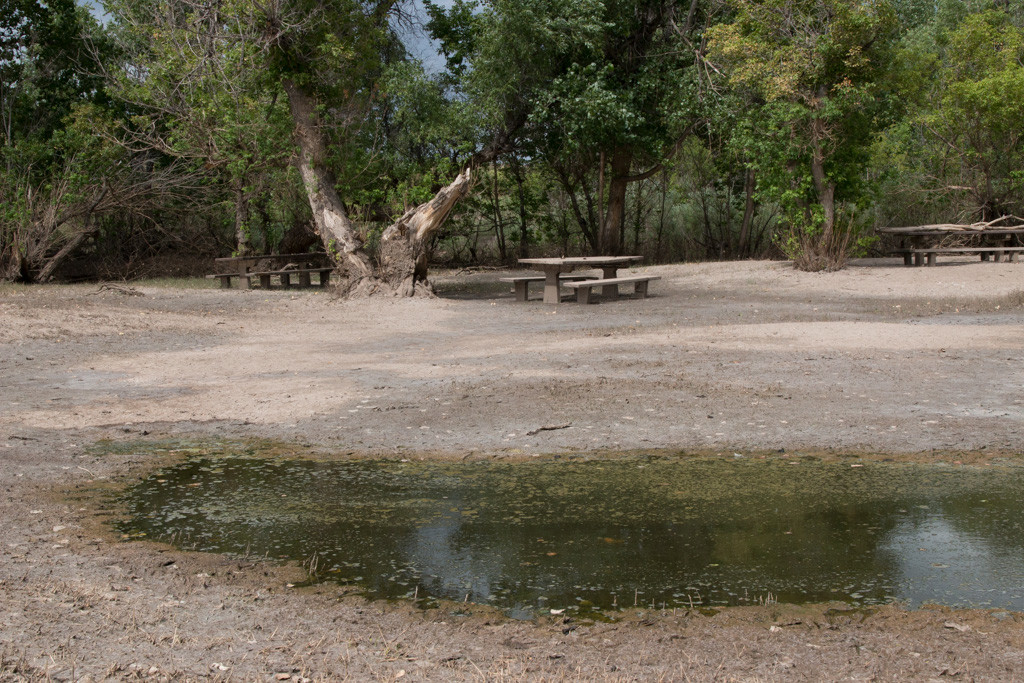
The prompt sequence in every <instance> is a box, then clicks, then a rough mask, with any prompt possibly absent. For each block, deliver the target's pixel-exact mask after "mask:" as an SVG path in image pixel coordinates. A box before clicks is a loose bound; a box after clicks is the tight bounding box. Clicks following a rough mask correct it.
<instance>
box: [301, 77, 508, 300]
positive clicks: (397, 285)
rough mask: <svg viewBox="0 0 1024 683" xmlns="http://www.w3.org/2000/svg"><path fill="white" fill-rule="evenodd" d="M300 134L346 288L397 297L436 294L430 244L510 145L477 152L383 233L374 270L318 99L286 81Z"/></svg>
mask: <svg viewBox="0 0 1024 683" xmlns="http://www.w3.org/2000/svg"><path fill="white" fill-rule="evenodd" d="M283 85H284V89H285V92H286V93H287V94H288V103H289V105H290V108H291V113H292V120H293V123H294V125H295V138H296V141H297V142H298V145H299V172H300V173H301V175H302V180H303V183H304V184H305V187H306V195H307V196H308V198H309V206H310V208H311V209H312V210H313V221H314V225H315V227H316V231H317V233H318V234H319V235H320V239H321V240H322V241H323V243H324V246H325V247H326V249H327V253H328V254H329V255H330V256H331V258H332V260H333V261H334V263H335V265H336V266H337V268H338V275H339V277H340V280H341V288H342V290H343V291H344V292H345V293H346V294H347V295H349V296H366V295H370V294H375V293H388V292H391V293H394V294H395V295H397V296H417V295H425V296H432V295H433V289H432V287H431V286H430V282H429V280H427V247H428V245H429V242H430V238H431V237H432V236H433V235H434V234H435V233H436V232H437V231H438V229H440V227H441V226H442V225H443V224H444V221H445V219H446V218H448V214H449V213H451V210H452V208H453V207H454V206H455V205H456V204H457V203H458V202H459V200H460V199H462V198H463V197H465V196H466V195H467V194H469V190H470V186H471V185H472V180H473V172H472V171H473V168H474V167H475V166H477V165H479V164H481V163H485V162H487V161H490V160H492V159H494V158H495V157H496V156H497V155H498V154H499V153H500V152H501V151H503V148H504V145H506V144H507V138H505V137H504V136H503V137H502V139H501V140H499V141H498V143H497V144H495V145H494V146H493V147H492V148H491V149H489V150H487V151H485V152H483V153H480V154H477V156H476V157H475V158H474V159H473V160H472V161H471V162H470V164H468V165H467V166H466V168H465V169H464V170H463V171H462V172H461V173H460V174H459V175H458V177H457V178H455V180H454V181H452V183H451V184H449V185H448V186H447V187H444V188H442V189H441V190H440V191H439V192H438V193H437V194H436V195H434V198H433V199H431V200H430V201H429V202H425V203H423V204H420V205H419V206H416V207H414V208H412V209H409V210H408V211H406V212H405V214H404V215H403V216H402V217H401V218H399V219H398V220H397V221H395V222H394V223H392V224H391V225H390V226H389V227H388V228H387V229H386V230H385V231H384V233H383V234H382V235H381V244H380V254H379V258H380V265H379V267H378V268H376V269H374V267H373V264H372V263H371V262H370V258H369V256H368V255H367V254H366V252H365V250H364V249H363V241H362V240H361V239H360V238H359V234H358V233H357V232H356V229H355V226H354V225H353V224H352V222H351V221H350V220H349V218H348V215H347V213H346V212H345V207H344V205H343V204H342V202H341V198H340V197H339V196H338V193H337V191H336V190H335V189H334V186H335V178H334V174H333V173H332V172H331V171H330V169H329V168H328V167H327V164H326V163H325V161H324V159H325V157H326V153H325V152H326V145H325V143H324V138H323V135H322V134H321V133H320V121H319V117H318V116H317V113H316V108H315V105H316V103H315V101H314V100H313V98H312V97H311V96H310V95H309V94H308V93H307V92H305V91H304V90H303V89H302V88H301V87H300V86H298V85H297V84H296V83H295V82H294V81H291V80H285V81H284V84H283Z"/></svg>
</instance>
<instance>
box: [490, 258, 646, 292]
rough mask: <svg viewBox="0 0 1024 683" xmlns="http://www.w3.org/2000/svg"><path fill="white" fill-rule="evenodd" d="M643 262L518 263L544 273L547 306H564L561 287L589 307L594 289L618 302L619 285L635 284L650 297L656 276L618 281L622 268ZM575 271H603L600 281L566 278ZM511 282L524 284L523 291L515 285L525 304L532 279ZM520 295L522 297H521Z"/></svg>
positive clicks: (569, 260) (537, 260)
mask: <svg viewBox="0 0 1024 683" xmlns="http://www.w3.org/2000/svg"><path fill="white" fill-rule="evenodd" d="M641 260H643V257H642V256H570V257H563V258H522V259H519V263H521V264H523V265H525V266H529V267H530V268H531V269H533V270H539V271H541V272H542V273H544V303H546V304H557V303H561V300H562V297H561V287H563V286H565V287H570V288H572V289H575V290H576V293H577V296H576V300H577V301H579V302H580V303H590V301H591V299H590V292H591V289H592V288H593V287H597V286H600V287H601V296H602V297H603V298H615V297H617V296H618V293H619V289H618V286H619V284H624V283H634V284H635V285H636V292H637V293H638V294H640V295H641V296H646V294H647V283H648V282H650V281H651V280H658V279H660V278H658V277H657V276H648V275H639V276H632V277H622V278H620V277H616V275H617V273H618V270H619V268H622V267H624V266H627V265H629V264H630V263H634V262H636V261H641ZM576 268H594V269H600V270H601V277H600V278H595V277H585V276H584V277H580V278H567V277H565V276H564V275H563V274H564V273H571V272H572V271H573V270H574V269H576ZM506 279H508V280H510V281H513V282H516V281H517V280H518V281H521V282H522V288H521V290H520V286H519V283H518V282H516V294H517V297H516V298H517V299H519V300H521V301H526V299H527V297H526V285H527V283H528V282H529V281H531V280H539V279H540V278H539V277H533V278H529V277H527V278H506ZM520 292H521V296H520Z"/></svg>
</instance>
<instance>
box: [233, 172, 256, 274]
mask: <svg viewBox="0 0 1024 683" xmlns="http://www.w3.org/2000/svg"><path fill="white" fill-rule="evenodd" d="M249 216H250V212H249V197H248V196H247V195H246V193H245V183H244V182H242V180H241V179H237V180H235V251H236V253H237V255H238V256H248V255H249V254H251V253H252V239H251V238H250V235H249V229H250V228H249Z"/></svg>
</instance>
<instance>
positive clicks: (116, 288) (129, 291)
mask: <svg viewBox="0 0 1024 683" xmlns="http://www.w3.org/2000/svg"><path fill="white" fill-rule="evenodd" d="M100 292H114V293H116V294H124V295H125V296H145V294H143V293H142V292H140V291H139V290H137V289H135V288H134V287H125V286H124V285H115V284H112V283H109V282H104V283H103V284H102V285H100V288H99V289H97V290H96V291H95V292H89V294H87V295H86V296H95V295H97V294H99V293H100Z"/></svg>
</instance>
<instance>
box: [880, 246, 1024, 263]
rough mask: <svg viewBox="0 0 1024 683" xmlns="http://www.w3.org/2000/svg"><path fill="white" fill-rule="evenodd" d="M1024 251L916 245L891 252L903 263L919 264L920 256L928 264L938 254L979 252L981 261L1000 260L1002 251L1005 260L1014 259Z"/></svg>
mask: <svg viewBox="0 0 1024 683" xmlns="http://www.w3.org/2000/svg"><path fill="white" fill-rule="evenodd" d="M1021 251H1024V247H1000V246H990V247H917V248H913V249H911V248H906V249H896V250H894V251H893V252H892V253H893V254H895V255H897V256H902V257H903V263H904V264H905V265H908V266H910V265H915V264H916V265H921V262H922V257H924V259H927V263H928V265H929V266H933V265H935V257H936V255H938V254H981V260H982V261H988V260H989V257H992V259H993V260H995V261H997V262H998V261H1002V257H1003V253H1005V254H1006V257H1007V260H1009V261H1016V260H1017V253H1018V252H1021Z"/></svg>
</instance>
